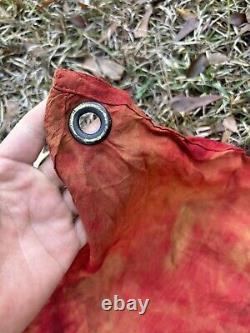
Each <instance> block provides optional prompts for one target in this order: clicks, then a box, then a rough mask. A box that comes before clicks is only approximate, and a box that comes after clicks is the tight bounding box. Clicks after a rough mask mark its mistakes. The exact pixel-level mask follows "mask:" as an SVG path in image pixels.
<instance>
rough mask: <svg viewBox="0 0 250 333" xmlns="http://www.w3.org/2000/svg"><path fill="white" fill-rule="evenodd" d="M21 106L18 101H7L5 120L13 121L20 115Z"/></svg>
mask: <svg viewBox="0 0 250 333" xmlns="http://www.w3.org/2000/svg"><path fill="white" fill-rule="evenodd" d="M18 109H19V105H18V103H17V102H16V101H12V100H10V101H6V108H5V115H4V120H6V121H12V120H13V119H14V118H15V117H16V115H17V113H18Z"/></svg>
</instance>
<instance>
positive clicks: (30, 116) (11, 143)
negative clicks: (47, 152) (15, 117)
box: [0, 100, 47, 164]
mask: <svg viewBox="0 0 250 333" xmlns="http://www.w3.org/2000/svg"><path fill="white" fill-rule="evenodd" d="M46 101H47V100H44V101H42V102H41V103H39V104H38V105H36V106H35V107H34V108H33V109H32V110H31V111H29V112H28V113H26V115H25V116H24V117H23V118H22V119H21V120H20V121H19V122H18V123H17V125H16V126H15V127H14V128H13V130H12V131H11V132H10V133H9V134H8V136H7V137H6V138H5V139H4V140H3V142H2V143H1V144H0V156H1V157H5V158H8V159H11V160H14V161H18V162H23V163H28V164H32V163H33V162H34V161H35V160H36V158H37V156H38V154H39V152H40V151H41V150H42V148H43V146H44V144H45V134H44V116H45V107H46Z"/></svg>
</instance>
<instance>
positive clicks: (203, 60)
mask: <svg viewBox="0 0 250 333" xmlns="http://www.w3.org/2000/svg"><path fill="white" fill-rule="evenodd" d="M208 66H209V61H208V58H207V56H206V55H205V54H201V55H199V56H198V57H197V58H196V59H194V60H193V61H192V62H191V65H190V66H189V68H188V71H187V77H195V76H198V75H200V74H201V73H203V72H205V70H206V69H207V67H208Z"/></svg>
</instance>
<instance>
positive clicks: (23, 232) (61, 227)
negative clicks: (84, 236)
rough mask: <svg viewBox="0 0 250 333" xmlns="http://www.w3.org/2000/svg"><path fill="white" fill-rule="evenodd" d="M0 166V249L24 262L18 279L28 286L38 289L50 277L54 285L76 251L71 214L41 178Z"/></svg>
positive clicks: (29, 170) (14, 165)
mask: <svg viewBox="0 0 250 333" xmlns="http://www.w3.org/2000/svg"><path fill="white" fill-rule="evenodd" d="M0 166H1V167H0V201H1V204H0V212H1V221H0V228H1V232H0V243H1V244H5V246H4V252H5V255H6V251H7V252H9V255H10V256H13V255H14V256H15V257H18V258H20V259H22V261H23V265H22V272H20V273H22V275H25V276H26V281H27V284H29V285H30V283H32V284H34V282H35V281H36V283H37V282H38V281H39V282H41V283H39V285H40V286H42V284H43V283H42V281H44V280H47V278H48V277H51V282H52V284H53V281H54V280H58V278H60V277H61V276H62V275H63V274H64V273H65V271H66V270H67V269H68V267H69V265H70V263H71V262H72V260H73V258H74V256H75V254H76V252H77V251H78V250H79V249H80V242H79V239H78V237H77V234H76V229H75V227H74V224H73V223H72V214H71V212H70V210H69V209H68V207H67V205H66V203H65V201H64V200H63V198H62V195H61V193H60V191H59V189H58V188H57V187H56V186H55V185H54V184H53V183H52V182H50V181H49V179H47V177H46V176H45V175H44V174H43V173H42V172H40V171H39V170H37V169H35V168H33V167H32V166H29V165H26V164H23V163H20V162H15V161H10V160H5V159H1V160H0ZM0 260H1V257H0ZM39 267H40V269H39ZM41 267H42V273H41Z"/></svg>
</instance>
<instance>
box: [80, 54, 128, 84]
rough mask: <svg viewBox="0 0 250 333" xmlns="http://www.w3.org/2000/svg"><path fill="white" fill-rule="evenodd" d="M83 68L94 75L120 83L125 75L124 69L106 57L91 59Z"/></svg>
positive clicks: (87, 60)
mask: <svg viewBox="0 0 250 333" xmlns="http://www.w3.org/2000/svg"><path fill="white" fill-rule="evenodd" d="M83 68H84V69H85V70H88V71H90V72H91V73H92V74H94V75H97V76H102V77H105V78H109V79H110V80H113V81H119V80H120V79H121V78H122V75H123V73H124V67H123V66H122V65H120V64H118V63H116V62H114V61H113V60H110V59H106V58H104V57H89V58H87V59H86V60H85V61H84V63H83Z"/></svg>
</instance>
